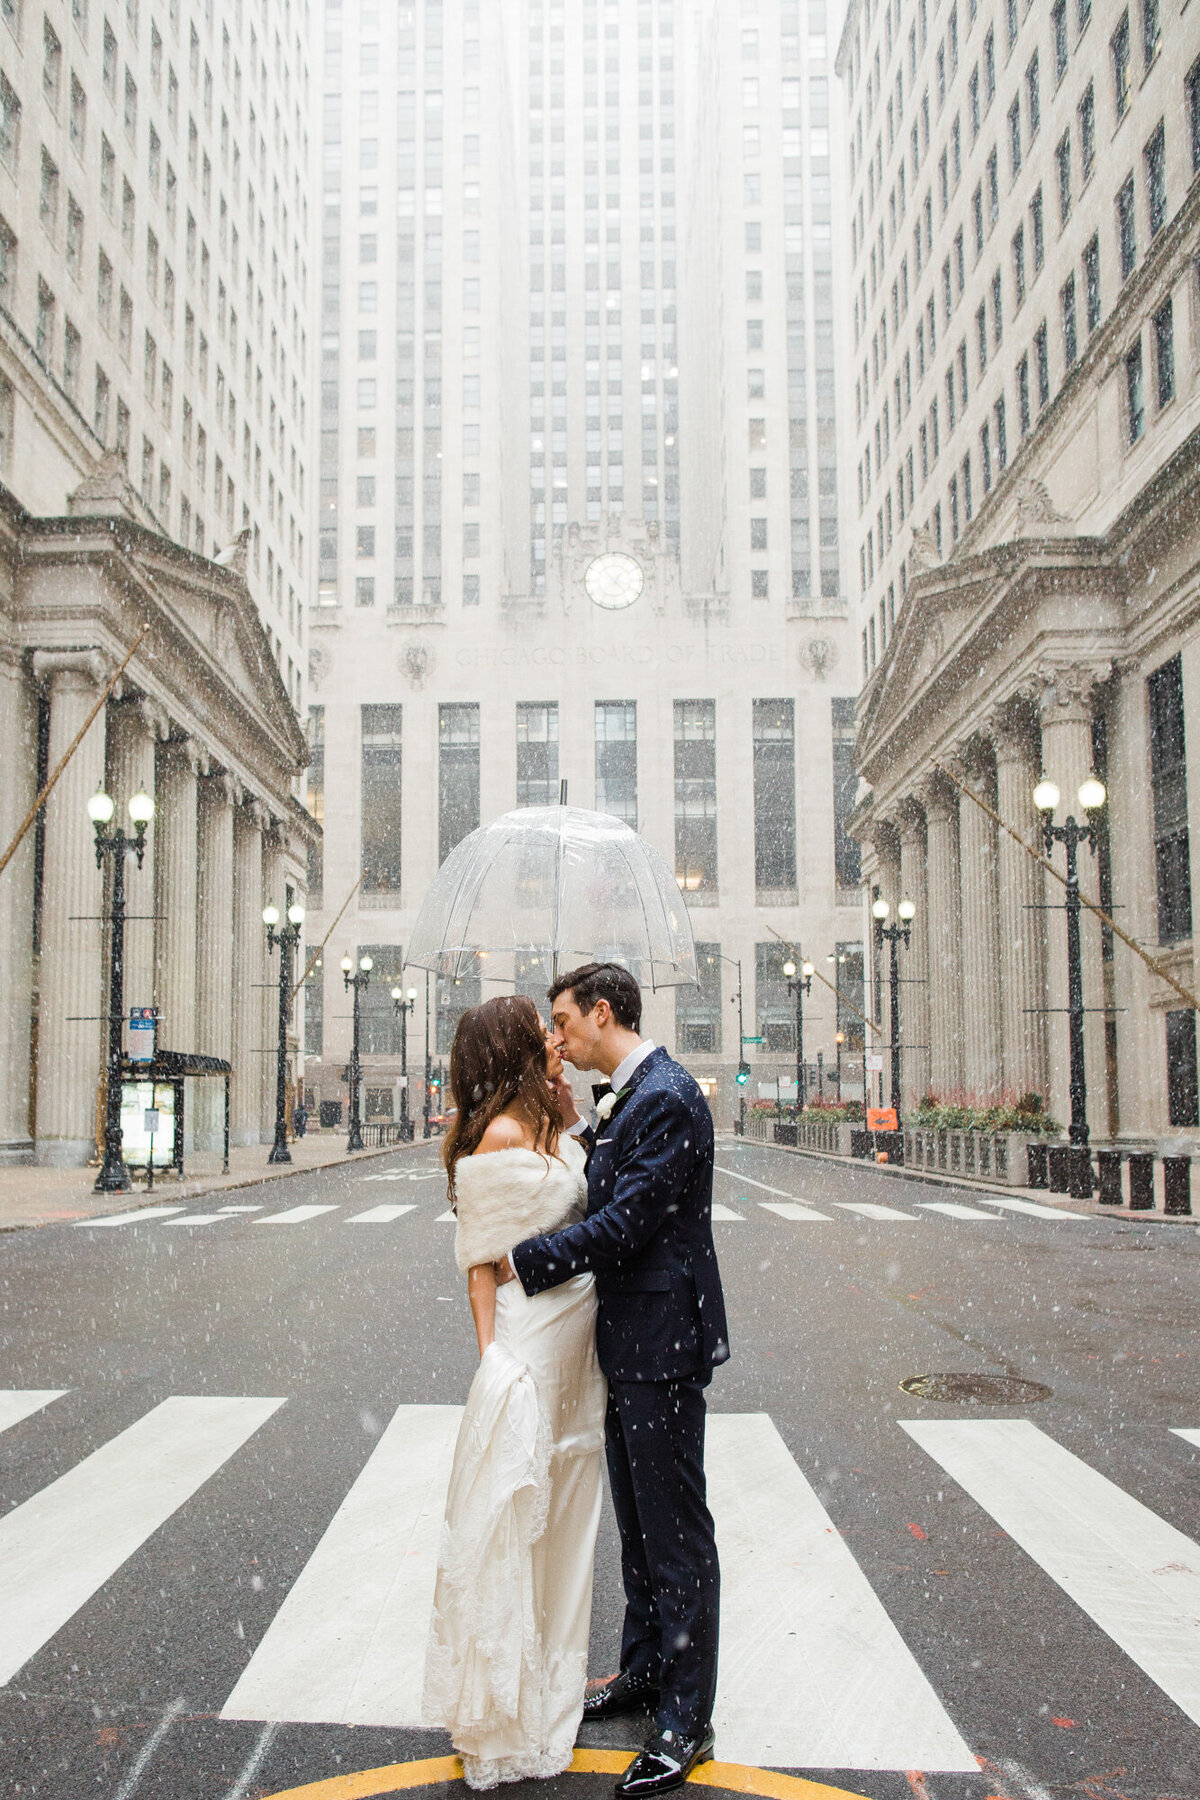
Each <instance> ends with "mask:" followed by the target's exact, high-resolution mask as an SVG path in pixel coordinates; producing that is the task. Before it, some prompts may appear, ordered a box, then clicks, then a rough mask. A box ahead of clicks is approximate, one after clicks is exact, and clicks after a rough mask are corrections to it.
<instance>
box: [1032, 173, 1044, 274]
mask: <svg viewBox="0 0 1200 1800" xmlns="http://www.w3.org/2000/svg"><path fill="white" fill-rule="evenodd" d="M1029 222H1030V226H1031V229H1032V231H1033V272H1034V274H1035V275H1040V274H1041V272H1042V264H1043V263H1044V262H1045V260H1046V218H1045V209H1044V207H1043V206H1042V190H1041V188H1040V187H1039V188H1038V189H1037V191H1036V193H1035V194H1034V196H1033V199H1032V200H1031V201H1030V202H1029Z"/></svg>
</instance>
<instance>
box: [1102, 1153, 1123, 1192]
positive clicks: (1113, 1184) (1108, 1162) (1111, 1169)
mask: <svg viewBox="0 0 1200 1800" xmlns="http://www.w3.org/2000/svg"><path fill="white" fill-rule="evenodd" d="M1096 1161H1097V1162H1098V1163H1099V1164H1100V1195H1099V1199H1100V1204H1101V1206H1120V1204H1121V1202H1122V1200H1123V1199H1124V1197H1125V1196H1124V1194H1123V1193H1122V1191H1121V1152H1120V1151H1119V1150H1101V1151H1099V1152H1098V1153H1097V1156H1096Z"/></svg>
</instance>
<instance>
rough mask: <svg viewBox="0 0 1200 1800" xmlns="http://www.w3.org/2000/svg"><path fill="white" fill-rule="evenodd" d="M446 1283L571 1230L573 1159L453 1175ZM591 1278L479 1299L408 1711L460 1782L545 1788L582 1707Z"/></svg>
mask: <svg viewBox="0 0 1200 1800" xmlns="http://www.w3.org/2000/svg"><path fill="white" fill-rule="evenodd" d="M455 1188H456V1195H457V1200H456V1205H457V1215H458V1227H457V1234H456V1245H455V1253H456V1257H457V1260H458V1264H459V1267H460V1269H462V1270H463V1271H464V1273H465V1271H466V1270H467V1269H468V1268H470V1267H472V1266H473V1265H474V1264H476V1263H480V1262H487V1261H492V1260H495V1259H496V1258H498V1257H500V1256H501V1255H503V1254H504V1253H505V1252H506V1251H508V1250H510V1249H511V1248H512V1246H513V1244H515V1243H519V1242H520V1240H521V1239H522V1238H524V1237H529V1236H532V1235H534V1234H535V1233H537V1232H542V1231H549V1230H553V1229H555V1228H556V1227H557V1226H559V1225H563V1224H566V1223H568V1222H570V1221H572V1220H575V1219H579V1218H582V1217H583V1215H584V1212H585V1211H586V1204H587V1183H586V1180H585V1177H584V1153H583V1149H582V1147H581V1146H580V1145H579V1144H578V1143H577V1142H576V1140H575V1139H574V1138H569V1137H563V1138H562V1139H561V1140H560V1142H559V1146H558V1156H557V1157H552V1158H550V1159H547V1158H545V1157H543V1156H540V1155H538V1154H536V1153H535V1152H534V1151H531V1150H499V1151H495V1152H493V1153H491V1154H488V1155H483V1156H474V1157H464V1158H463V1159H462V1160H461V1161H460V1162H459V1163H458V1165H457V1167H456V1169H455ZM595 1320H596V1296H595V1288H594V1283H593V1280H592V1277H591V1276H590V1275H577V1276H575V1277H573V1278H572V1279H571V1280H570V1281H565V1282H563V1284H562V1285H561V1286H560V1287H556V1288H552V1289H550V1290H549V1291H548V1292H546V1293H543V1294H538V1295H536V1296H535V1297H534V1298H533V1299H530V1298H529V1297H528V1296H527V1295H526V1294H525V1292H524V1291H523V1289H522V1288H521V1285H520V1283H519V1282H517V1281H510V1282H506V1283H505V1284H504V1286H503V1287H501V1288H499V1289H498V1290H497V1293H496V1336H495V1342H494V1343H493V1344H491V1345H490V1346H489V1348H488V1349H487V1350H486V1351H485V1352H484V1354H483V1356H482V1358H481V1359H480V1363H479V1368H478V1370H477V1372H476V1375H475V1378H474V1380H473V1381H472V1383H471V1389H470V1393H469V1394H468V1396H467V1403H466V1408H465V1410H464V1413H463V1419H462V1424H461V1426H460V1428H459V1434H458V1441H457V1444H456V1446H455V1451H454V1466H453V1469H452V1472H451V1476H450V1489H449V1494H448V1497H447V1501H446V1519H445V1524H444V1526H443V1528H442V1542H441V1550H440V1554H439V1557H438V1573H437V1588H436V1592H435V1597H434V1611H433V1622H432V1626H431V1629H430V1637H429V1647H428V1652H427V1657H426V1665H425V1696H424V1715H425V1721H426V1723H427V1724H429V1725H440V1726H443V1727H444V1728H445V1729H446V1730H447V1731H448V1732H449V1733H450V1736H451V1739H452V1741H453V1744H454V1747H455V1749H456V1750H457V1751H458V1753H459V1755H460V1756H461V1758H462V1763H463V1772H464V1775H465V1777H466V1780H467V1783H468V1785H469V1786H471V1787H473V1788H491V1787H495V1786H496V1785H497V1783H499V1782H501V1781H521V1780H524V1779H525V1778H526V1777H528V1776H548V1775H557V1774H560V1773H561V1772H562V1771H563V1770H564V1769H566V1768H567V1767H568V1766H569V1764H570V1761H571V1756H572V1752H573V1749H574V1744H575V1733H576V1730H577V1728H578V1725H579V1721H580V1717H581V1715H582V1711H583V1692H584V1685H585V1682H586V1678H587V1648H588V1631H589V1625H590V1619H591V1607H592V1556H593V1550H594V1546H595V1540H596V1528H597V1525H598V1522H599V1517H600V1452H601V1449H602V1447H603V1442H604V1409H605V1399H606V1387H605V1380H604V1376H603V1375H602V1374H601V1373H600V1369H599V1366H598V1364H597V1362H596V1346H595Z"/></svg>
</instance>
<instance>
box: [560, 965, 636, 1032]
mask: <svg viewBox="0 0 1200 1800" xmlns="http://www.w3.org/2000/svg"><path fill="white" fill-rule="evenodd" d="M566 993H570V995H571V997H572V999H573V1000H574V1002H575V1004H576V1006H577V1007H578V1008H579V1010H580V1012H581V1013H590V1012H591V1010H592V1008H593V1007H594V1006H595V1004H596V1002H597V1000H607V1001H608V1004H609V1006H610V1007H611V1008H612V1016H613V1018H614V1019H615V1020H616V1021H617V1024H618V1025H623V1026H624V1027H625V1029H626V1031H637V1030H638V1029H639V1028H640V1026H641V1023H642V990H641V988H640V987H639V986H638V984H637V982H636V981H635V980H634V978H633V976H632V975H631V974H630V973H629V970H628V969H623V968H622V967H621V965H620V963H610V962H603V963H601V962H593V963H584V965H583V967H582V968H580V969H572V970H571V971H570V972H569V973H568V974H566V975H560V976H559V978H558V980H557V981H556V982H555V983H554V985H553V987H552V988H550V989H549V991H548V995H547V998H548V999H549V1001H550V1004H551V1005H553V1004H554V1002H555V1001H556V1000H557V999H558V996H559V995H560V994H566Z"/></svg>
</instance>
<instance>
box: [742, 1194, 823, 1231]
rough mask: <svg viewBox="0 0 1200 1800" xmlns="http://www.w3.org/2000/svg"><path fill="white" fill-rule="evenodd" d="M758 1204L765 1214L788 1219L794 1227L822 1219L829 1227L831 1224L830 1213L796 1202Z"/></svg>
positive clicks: (764, 1201)
mask: <svg viewBox="0 0 1200 1800" xmlns="http://www.w3.org/2000/svg"><path fill="white" fill-rule="evenodd" d="M758 1204H759V1206H760V1207H761V1208H762V1210H763V1212H769V1213H774V1214H775V1215H776V1217H777V1218H780V1219H787V1220H788V1221H789V1222H790V1223H791V1224H793V1225H804V1224H806V1223H811V1222H812V1221H813V1220H817V1221H818V1222H819V1221H820V1220H822V1219H824V1221H825V1223H826V1224H827V1225H828V1224H829V1223H830V1218H829V1214H828V1213H823V1212H818V1211H817V1210H816V1208H815V1207H813V1206H799V1205H797V1203H796V1201H794V1200H760V1201H759V1203H758Z"/></svg>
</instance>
